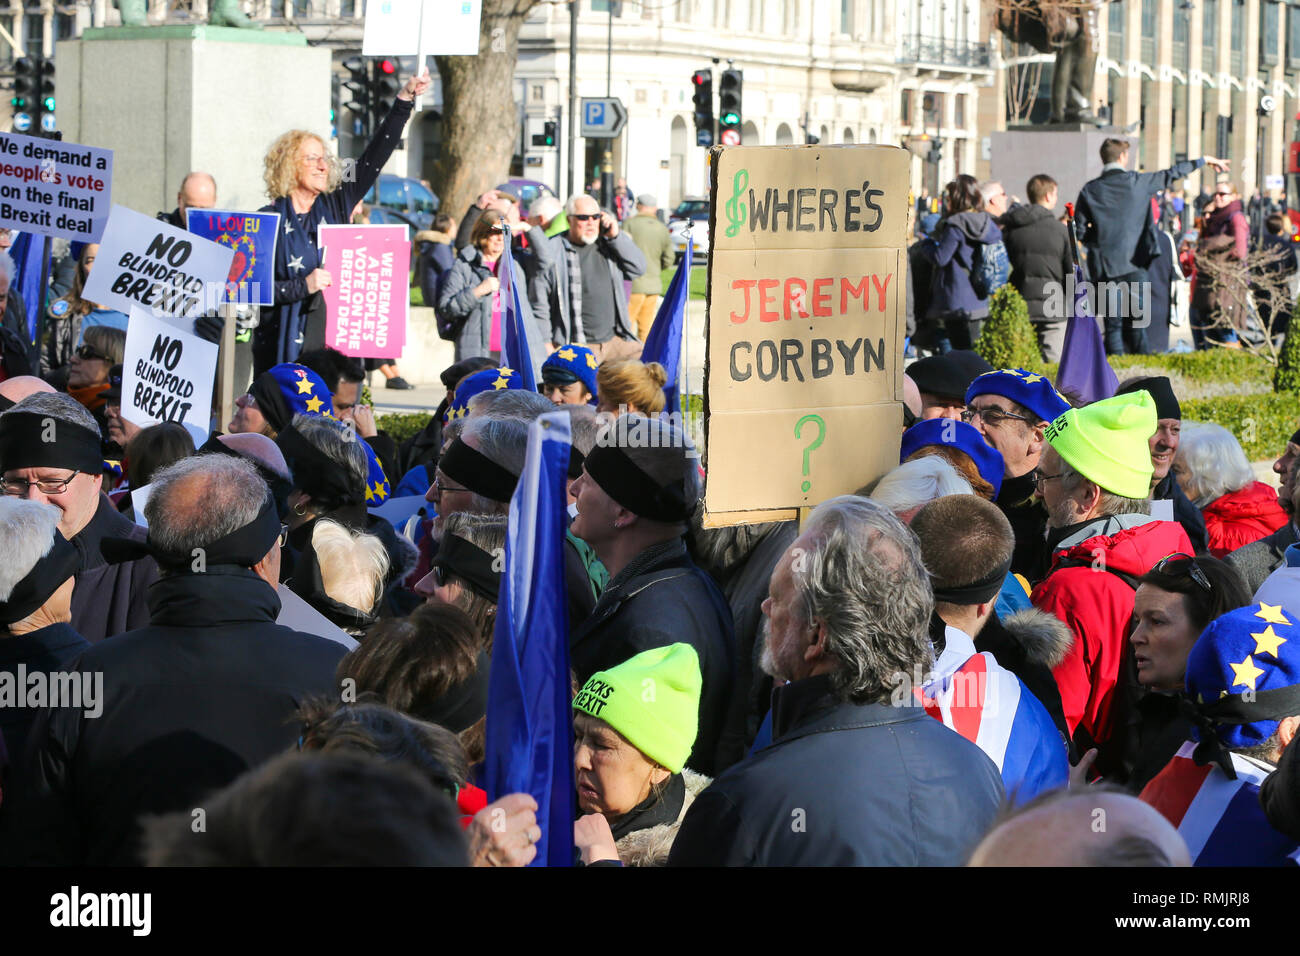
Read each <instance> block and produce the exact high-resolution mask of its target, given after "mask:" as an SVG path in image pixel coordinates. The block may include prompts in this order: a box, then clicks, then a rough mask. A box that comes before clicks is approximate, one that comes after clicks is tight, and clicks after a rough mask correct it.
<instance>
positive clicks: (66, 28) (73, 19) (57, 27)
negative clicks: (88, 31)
mask: <svg viewBox="0 0 1300 956" xmlns="http://www.w3.org/2000/svg"><path fill="white" fill-rule="evenodd" d="M76 37H77V15H76V14H75V13H57V14H55V15H54V39H56V40H75V39H76Z"/></svg>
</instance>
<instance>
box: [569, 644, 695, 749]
mask: <svg viewBox="0 0 1300 956" xmlns="http://www.w3.org/2000/svg"><path fill="white" fill-rule="evenodd" d="M701 683H702V682H701V680H700V658H699V656H698V655H697V654H696V653H695V648H693V647H691V645H689V644H669V645H668V646H667V647H652V648H651V649H650V650H648V651H642V652H641V653H640V654H638V655H636V656H635V657H632V658H629V659H628V660H626V661H624V662H623V663H622V664H619V665H618V666H617V667H611V668H610V669H609V670H607V671H597V672H596V673H594V674H592V675H591V677H590V678H589V679H588V680H587V683H585V684H583V685H582V690H580V691H579V692H578V696H577V697H575V698H573V709H574V710H579V711H582V712H583V713H584V714H590V715H591V716H592V717H598V718H600V719H601V720H603V721H605V723H607V724H609V725H610V726H611V727H613V728H614V729H615V730H617V731H618V732H619V733H620V734H622V735H623V736H624V737H626V738H627V739H628V741H629V742H630V743H631V744H632V746H633V747H635V748H636V749H637V750H639V751H641V752H642V753H643V754H645V755H646V756H647V757H649V758H650V759H651V760H653V761H654V762H655V763H657V764H659V765H660V766H663V767H667V768H668V769H669V770H671V771H672V772H673V773H680V772H681V769H682V767H683V766H684V765H685V763H686V758H687V757H689V756H690V754H691V747H693V746H695V732H696V730H697V729H698V725H699V711H700V686H701Z"/></svg>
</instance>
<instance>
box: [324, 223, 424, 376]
mask: <svg viewBox="0 0 1300 956" xmlns="http://www.w3.org/2000/svg"><path fill="white" fill-rule="evenodd" d="M320 242H321V245H322V246H324V250H325V254H324V257H323V259H322V262H321V267H322V268H323V269H324V270H325V271H326V272H328V273H329V274H330V276H331V278H332V279H333V282H332V283H331V284H330V285H329V286H328V287H326V288H325V289H324V290H323V293H322V294H323V295H324V297H325V314H326V321H325V344H326V345H329V346H332V347H333V348H336V349H338V350H339V351H340V352H342V353H343V354H344V355H350V356H353V357H354V358H397V357H398V356H400V355H401V353H402V349H403V347H404V346H405V345H406V319H407V312H408V309H409V306H410V298H409V294H410V293H409V291H408V290H409V288H410V279H411V276H410V272H411V244H410V242H409V241H407V240H406V239H405V238H402V237H401V236H400V235H398V234H397V233H396V232H395V231H394V230H393V228H392V227H391V226H352V225H339V226H321V228H320Z"/></svg>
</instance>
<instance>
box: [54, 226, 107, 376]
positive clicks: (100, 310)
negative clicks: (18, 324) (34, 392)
mask: <svg viewBox="0 0 1300 956" xmlns="http://www.w3.org/2000/svg"><path fill="white" fill-rule="evenodd" d="M98 254H99V243H97V242H91V243H88V244H87V245H85V246H83V247H82V249H81V255H80V256H79V257H78V259H77V272H76V275H75V276H74V278H73V280H72V289H71V291H69V292H68V294H67V295H65V296H63V297H61V298H58V299H55V300H54V301H53V302H51V303H50V306H49V308H48V309H46V317H45V322H46V325H45V334H44V338H43V340H42V343H41V375H42V376H43V377H44V378H45V380H46V381H48V382H49V383H50V384H51V385H53V386H54V387H55V388H62V387H64V386H66V385H67V383H68V375H69V373H70V370H71V365H72V361H73V358H74V355H75V352H76V349H77V346H78V345H80V344H82V342H83V341H84V340H85V333H86V332H87V331H88V330H89V329H91V328H94V327H96V326H108V327H109V328H114V329H121V330H122V331H123V333H125V331H126V322H127V317H126V316H125V315H124V314H123V313H121V312H119V311H117V310H116V309H110V308H107V307H106V306H102V305H98V304H96V303H94V302H90V301H88V300H87V299H83V298H82V296H81V293H82V290H84V289H85V288H86V282H87V280H89V278H90V268H91V266H93V265H94V264H95V256H96V255H98ZM117 361H118V362H120V361H122V360H121V358H120V357H119V358H118V360H117ZM113 364H117V363H113Z"/></svg>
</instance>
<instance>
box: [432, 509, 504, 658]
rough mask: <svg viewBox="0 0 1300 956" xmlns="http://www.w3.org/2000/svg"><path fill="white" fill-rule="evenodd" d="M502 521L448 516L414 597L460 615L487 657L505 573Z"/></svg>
mask: <svg viewBox="0 0 1300 956" xmlns="http://www.w3.org/2000/svg"><path fill="white" fill-rule="evenodd" d="M505 547H506V516H505V515H479V514H463V513H459V514H453V515H449V516H447V518H446V519H445V520H444V522H443V526H442V536H441V537H440V538H439V539H438V552H437V554H435V555H434V557H433V562H432V569H431V570H430V571H429V574H428V575H426V576H425V577H424V578H423V579H421V580H420V582H419V584H417V585H416V587H415V592H416V593H417V594H419V595H421V596H422V597H423V598H424V599H425V600H426V601H430V602H438V603H442V604H450V605H451V606H453V607H457V608H460V610H462V611H464V612H465V613H466V614H467V615H469V618H470V620H471V621H473V622H474V628H475V630H476V631H477V632H478V637H479V642H480V646H481V647H482V648H483V650H484V651H486V652H488V653H491V651H492V634H493V631H494V629H495V627H496V617H497V599H498V597H499V595H500V591H501V571H502V570H503V569H504V567H505Z"/></svg>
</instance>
